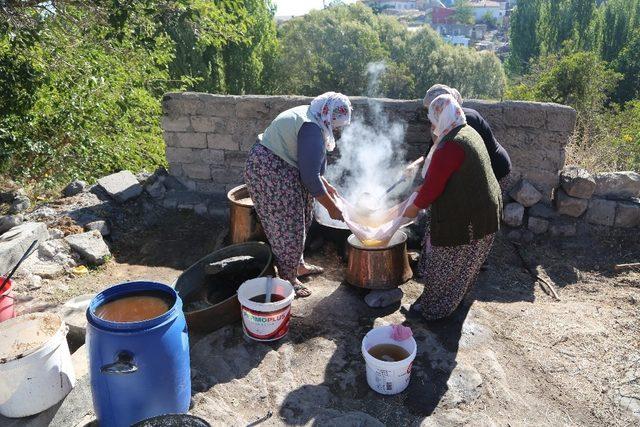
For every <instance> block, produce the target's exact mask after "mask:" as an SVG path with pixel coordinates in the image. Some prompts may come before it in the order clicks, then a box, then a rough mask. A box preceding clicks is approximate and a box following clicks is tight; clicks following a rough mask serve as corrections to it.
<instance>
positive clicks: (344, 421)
mask: <svg viewBox="0 0 640 427" xmlns="http://www.w3.org/2000/svg"><path fill="white" fill-rule="evenodd" d="M317 424H318V425H323V426H327V427H343V426H362V427H384V424H383V423H381V422H380V421H379V420H378V419H376V418H373V417H372V416H371V415H369V414H365V413H364V412H357V411H353V412H347V413H346V414H342V415H339V416H337V417H335V418H330V419H328V420H322V422H320V423H317Z"/></svg>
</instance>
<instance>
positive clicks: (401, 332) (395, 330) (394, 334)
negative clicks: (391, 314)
mask: <svg viewBox="0 0 640 427" xmlns="http://www.w3.org/2000/svg"><path fill="white" fill-rule="evenodd" d="M412 336H413V331H412V330H411V328H409V327H406V326H402V325H392V326H391V338H392V339H393V340H395V341H404V340H408V339H409V338H411V337H412Z"/></svg>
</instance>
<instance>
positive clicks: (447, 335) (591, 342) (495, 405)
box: [17, 214, 640, 425]
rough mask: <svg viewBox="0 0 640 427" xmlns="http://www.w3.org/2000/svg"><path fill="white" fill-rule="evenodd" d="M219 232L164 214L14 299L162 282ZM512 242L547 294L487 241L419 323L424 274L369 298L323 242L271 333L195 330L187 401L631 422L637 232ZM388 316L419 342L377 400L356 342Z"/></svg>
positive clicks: (639, 288)
mask: <svg viewBox="0 0 640 427" xmlns="http://www.w3.org/2000/svg"><path fill="white" fill-rule="evenodd" d="M225 234H226V227H225V224H223V223H217V222H215V221H211V220H205V219H202V218H199V217H197V216H195V215H190V214H172V215H167V216H163V218H161V219H160V220H158V221H157V222H156V223H155V224H154V225H152V226H150V227H146V228H145V229H137V230H134V231H132V232H131V233H129V234H123V235H120V236H119V237H118V238H117V239H116V240H115V241H113V242H112V243H111V245H112V252H113V255H114V256H113V259H112V260H111V261H110V262H109V263H107V265H105V266H103V267H100V268H98V269H96V270H92V271H91V272H90V273H89V274H87V275H84V276H81V277H76V278H71V279H68V280H61V281H60V282H59V283H49V284H48V286H43V287H42V288H41V289H40V290H37V291H33V292H29V293H28V294H27V293H26V292H22V293H21V292H19V296H20V298H21V304H22V307H23V309H24V310H25V311H35V310H43V309H46V310H53V309H55V307H57V306H58V305H59V304H60V303H61V302H63V301H64V300H66V299H68V298H70V297H73V296H76V295H81V294H85V293H90V292H96V291H99V290H100V289H103V288H105V287H107V286H109V285H111V284H114V283H118V282H122V281H127V280H134V279H141V278H146V279H153V280H159V281H162V282H165V283H171V282H172V281H173V280H174V279H175V278H176V277H177V276H178V275H179V274H180V272H181V271H182V270H183V269H185V268H186V267H188V266H189V265H191V264H192V263H193V262H195V261H196V260H197V259H199V258H200V257H201V256H203V255H205V254H207V253H208V252H210V251H212V250H213V249H214V248H216V247H219V246H220V245H221V244H222V237H223V236H224V235H225ZM116 235H117V233H116ZM523 254H524V256H525V258H526V259H527V260H528V261H530V262H532V263H535V264H539V265H541V266H542V268H543V269H544V270H545V271H546V273H547V274H548V276H549V277H550V278H551V280H553V282H554V283H555V287H556V289H557V291H558V294H559V297H560V300H559V301H557V300H555V299H554V298H552V297H551V296H549V295H547V294H546V293H545V292H543V290H542V289H541V287H540V285H539V284H538V283H536V282H535V281H534V279H533V278H532V276H531V275H530V274H529V272H528V271H527V270H525V269H524V268H523V264H522V261H521V259H520V258H519V257H518V255H517V253H516V249H515V247H514V246H513V244H511V243H509V242H507V241H506V240H505V239H498V240H497V242H496V244H495V245H494V248H493V250H492V253H491V256H490V259H489V262H488V265H487V268H486V270H485V271H483V272H482V273H481V275H480V278H479V281H478V283H477V284H476V286H475V288H474V290H473V291H472V292H471V294H470V295H469V296H468V298H467V299H466V300H465V302H464V303H463V305H462V306H461V307H460V308H459V309H458V310H457V311H456V313H455V314H454V315H453V316H452V317H451V318H449V319H445V320H441V321H437V322H425V321H423V320H421V319H420V318H418V317H415V316H414V315H412V314H409V313H408V312H407V308H408V306H409V305H410V304H411V303H413V301H414V300H415V299H416V298H417V297H418V296H419V294H420V292H421V288H422V285H420V284H419V283H417V282H414V281H409V282H408V283H406V284H405V285H403V286H402V289H403V291H404V293H405V296H404V299H403V301H402V303H401V304H397V305H395V306H392V307H389V308H386V309H371V308H369V307H367V306H366V304H365V303H364V301H363V296H364V295H365V294H366V291H363V290H360V289H355V288H353V287H351V286H349V285H347V284H345V283H343V278H344V274H343V270H344V264H343V263H342V260H341V259H340V258H339V257H338V256H337V251H336V247H335V245H334V244H333V243H325V244H324V245H321V246H320V248H319V249H318V250H316V251H315V252H313V253H310V254H309V255H308V256H307V258H308V260H310V261H311V262H313V263H316V264H320V265H322V266H324V267H325V268H326V269H327V271H326V274H325V275H324V276H322V277H318V278H315V279H313V280H311V281H310V282H309V283H308V286H309V287H310V289H311V290H312V291H313V295H312V296H311V297H310V298H307V299H302V300H296V301H295V302H294V305H293V320H292V324H291V330H290V333H289V335H288V336H287V337H286V338H285V339H284V340H282V341H281V342H279V343H277V344H271V345H266V344H259V343H254V342H248V341H247V340H245V339H244V337H243V334H242V328H241V326H240V325H239V324H235V325H231V326H227V327H225V328H222V329H220V330H218V331H216V332H214V333H212V334H209V335H206V336H195V335H194V336H192V342H191V347H192V349H191V359H192V383H193V384H192V387H193V392H194V393H193V395H194V406H193V409H192V413H193V414H195V415H199V416H202V417H204V418H206V419H208V420H209V421H210V422H211V423H212V424H216V425H219V424H225V425H257V424H262V425H279V424H293V425H309V424H313V425H381V424H384V425H463V424H471V425H494V424H497V425H638V424H640V272H638V271H620V272H616V271H614V270H613V269H612V266H613V265H614V264H617V263H624V262H637V261H638V258H640V239H638V236H637V235H630V234H629V233H626V234H625V233H619V234H617V235H609V236H605V237H597V236H582V237H579V238H562V239H551V238H548V239H546V238H545V240H541V241H535V242H533V243H531V244H528V245H526V246H523ZM17 290H18V291H20V289H19V288H17ZM389 323H403V324H405V325H407V326H410V327H411V328H412V329H413V332H414V336H415V338H416V341H417V342H418V355H417V357H416V360H415V362H414V367H413V372H412V380H411V383H410V385H409V388H408V389H407V391H405V392H404V393H402V394H400V395H396V396H386V397H385V396H381V395H377V394H376V393H374V392H373V391H372V390H370V389H369V387H368V386H367V384H366V379H365V364H364V360H363V358H362V355H361V353H360V344H361V340H362V337H363V336H364V334H365V333H366V332H367V331H368V330H370V329H371V328H372V327H373V326H377V325H381V324H389ZM252 423H253V424H252Z"/></svg>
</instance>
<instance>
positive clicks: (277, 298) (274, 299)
mask: <svg viewBox="0 0 640 427" xmlns="http://www.w3.org/2000/svg"><path fill="white" fill-rule="evenodd" d="M283 299H284V297H283V296H282V295H278V294H271V302H278V301H282V300H283ZM266 300H267V294H262V295H256V296H255V297H253V298H249V301H253V302H259V303H265V302H266Z"/></svg>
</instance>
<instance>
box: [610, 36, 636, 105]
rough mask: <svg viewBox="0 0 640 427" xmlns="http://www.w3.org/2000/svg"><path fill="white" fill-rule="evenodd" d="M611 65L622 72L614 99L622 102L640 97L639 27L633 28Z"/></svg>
mask: <svg viewBox="0 0 640 427" xmlns="http://www.w3.org/2000/svg"><path fill="white" fill-rule="evenodd" d="M613 66H614V68H615V70H616V71H618V72H619V73H621V74H622V80H621V81H620V84H619V85H618V87H617V89H616V93H615V100H616V101H617V102H620V103H624V102H627V101H630V100H632V99H638V98H640V28H638V29H636V30H635V32H634V35H633V36H632V38H631V40H630V41H629V42H628V43H627V44H626V45H625V46H624V48H623V49H622V51H621V52H620V53H619V54H618V57H617V58H616V60H615V61H614V62H613Z"/></svg>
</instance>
